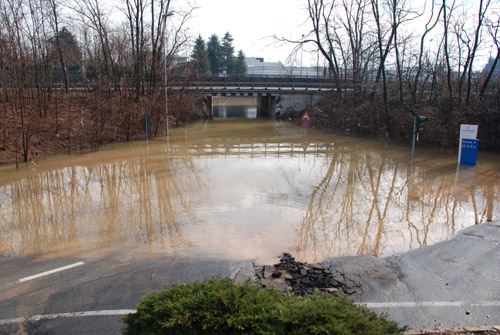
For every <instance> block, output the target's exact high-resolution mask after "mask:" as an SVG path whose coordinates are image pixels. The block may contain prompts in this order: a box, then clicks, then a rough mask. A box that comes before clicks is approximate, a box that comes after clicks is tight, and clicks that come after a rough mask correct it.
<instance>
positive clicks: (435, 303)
mask: <svg viewBox="0 0 500 335" xmlns="http://www.w3.org/2000/svg"><path fill="white" fill-rule="evenodd" d="M359 305H363V306H366V307H368V308H415V307H461V306H472V307H500V301H479V302H469V301H420V302H418V301H415V302H413V301H401V302H366V303H359Z"/></svg>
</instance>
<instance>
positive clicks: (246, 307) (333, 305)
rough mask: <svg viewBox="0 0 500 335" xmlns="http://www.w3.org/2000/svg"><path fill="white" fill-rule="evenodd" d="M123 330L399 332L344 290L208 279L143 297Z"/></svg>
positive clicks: (149, 333) (132, 333) (195, 334)
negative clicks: (295, 290)
mask: <svg viewBox="0 0 500 335" xmlns="http://www.w3.org/2000/svg"><path fill="white" fill-rule="evenodd" d="M124 322H125V323H126V325H127V327H126V329H125V331H124V334H126V335H136V334H142V335H153V334H155V335H157V334H182V335H190V334H191V335H201V334H203V335H208V334H221V335H224V334H231V335H236V334H262V335H264V334H269V335H279V334H287V335H288V334H301V335H302V334H354V335H369V334H373V335H378V334H400V333H401V332H402V331H404V330H405V329H404V328H400V327H399V326H398V325H397V324H396V323H395V322H392V321H388V320H387V319H386V318H385V317H384V316H377V315H376V314H375V313H374V312H371V311H369V310H368V309H366V308H364V307H359V306H356V305H354V304H353V302H352V301H350V300H349V299H348V298H347V297H346V296H345V295H339V296H332V295H329V294H325V293H319V292H317V293H315V294H313V295H311V296H305V297H299V296H295V295H286V296H283V295H282V294H281V293H280V292H279V291H278V290H275V289H267V290H263V289H260V288H259V287H257V286H255V285H252V284H250V283H246V284H243V285H241V284H234V283H233V282H232V281H231V280H230V279H221V278H213V279H210V280H205V281H202V282H198V281H197V282H194V283H192V284H178V285H173V286H171V287H170V288H168V289H166V290H164V291H163V292H158V293H151V294H149V295H147V296H145V297H143V299H142V301H141V303H140V304H139V305H138V306H137V313H135V314H129V315H127V316H126V317H125V318H124Z"/></svg>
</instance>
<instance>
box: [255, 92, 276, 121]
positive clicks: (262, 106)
mask: <svg viewBox="0 0 500 335" xmlns="http://www.w3.org/2000/svg"><path fill="white" fill-rule="evenodd" d="M275 113H276V97H275V96H273V95H261V96H258V97H257V117H270V116H274V114H275Z"/></svg>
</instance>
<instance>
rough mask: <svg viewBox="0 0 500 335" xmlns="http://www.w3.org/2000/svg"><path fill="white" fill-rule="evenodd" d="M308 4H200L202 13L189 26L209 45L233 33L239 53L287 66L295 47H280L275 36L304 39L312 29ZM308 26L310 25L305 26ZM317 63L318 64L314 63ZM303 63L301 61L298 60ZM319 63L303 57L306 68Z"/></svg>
mask: <svg viewBox="0 0 500 335" xmlns="http://www.w3.org/2000/svg"><path fill="white" fill-rule="evenodd" d="M306 3H307V1H304V0H251V1H249V0H246V1H242V0H197V6H198V7H199V9H197V10H196V11H195V14H194V18H193V19H192V20H191V21H190V22H189V26H190V27H191V33H192V34H194V35H195V36H198V35H201V36H202V37H203V39H204V40H205V41H207V40H208V38H209V37H210V35H212V34H216V35H217V36H219V38H222V37H223V36H224V34H225V33H226V31H227V32H229V33H230V34H231V35H232V36H233V38H234V42H233V45H234V47H235V51H236V52H238V51H239V50H243V52H244V53H245V55H246V56H252V57H264V59H265V61H282V62H285V61H286V59H287V57H288V55H289V53H290V50H291V48H292V47H291V46H290V45H286V46H279V45H277V44H276V41H275V40H274V39H273V38H272V36H273V35H277V36H284V37H288V38H294V37H295V39H297V38H300V37H301V36H302V34H303V33H305V32H307V31H308V30H309V29H308V28H309V24H308V22H306V19H307V11H306V10H305V4H306ZM304 22H306V23H304ZM313 59H314V60H313ZM297 62H300V59H298V60H297ZM307 63H310V64H311V63H314V64H315V63H316V56H314V55H313V56H310V55H308V53H305V52H304V53H303V64H304V65H309V64H307Z"/></svg>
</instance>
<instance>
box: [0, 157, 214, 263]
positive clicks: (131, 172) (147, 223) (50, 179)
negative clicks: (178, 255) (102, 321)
mask: <svg viewBox="0 0 500 335" xmlns="http://www.w3.org/2000/svg"><path fill="white" fill-rule="evenodd" d="M203 187H204V186H203V183H202V181H201V180H200V178H199V177H198V176H197V167H196V165H195V163H194V161H193V158H192V157H188V156H186V157H179V156H177V158H172V159H171V158H169V157H167V154H166V153H164V152H160V153H154V154H152V155H151V156H149V155H138V156H134V157H133V158H129V159H122V160H118V161H113V162H111V163H104V164H88V165H86V166H71V167H64V168H61V169H57V170H51V171H47V172H42V173H38V174H36V175H32V176H28V177H26V178H23V179H20V180H19V181H16V182H14V183H12V184H11V185H7V186H4V187H0V232H1V239H0V240H1V244H0V247H1V249H0V252H1V253H3V254H19V255H26V254H33V253H39V252H47V251H51V250H59V249H62V248H65V247H82V248H85V249H91V248H93V247H108V246H117V245H120V243H127V242H134V241H136V242H141V244H147V245H149V246H150V247H154V248H160V249H161V250H166V251H168V250H170V251H175V250H177V249H179V248H182V247H183V246H185V245H186V244H187V242H186V241H185V239H184V237H183V235H182V224H183V220H184V219H185V218H186V217H189V216H190V215H192V210H191V203H192V201H193V200H194V198H193V197H192V195H193V194H199V191H200V190H201V189H202V188H203ZM8 209H10V210H8Z"/></svg>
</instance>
